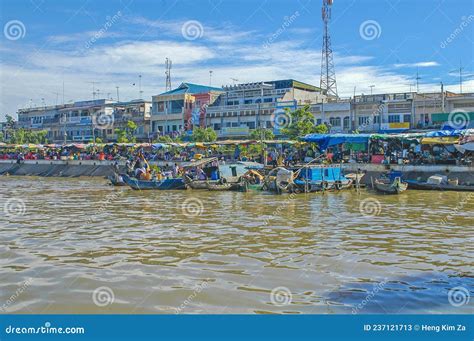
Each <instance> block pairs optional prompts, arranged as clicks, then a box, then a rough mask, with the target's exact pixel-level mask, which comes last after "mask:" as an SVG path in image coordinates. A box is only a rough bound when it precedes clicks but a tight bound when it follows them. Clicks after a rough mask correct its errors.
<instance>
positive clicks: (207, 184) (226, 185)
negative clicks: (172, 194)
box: [185, 158, 263, 191]
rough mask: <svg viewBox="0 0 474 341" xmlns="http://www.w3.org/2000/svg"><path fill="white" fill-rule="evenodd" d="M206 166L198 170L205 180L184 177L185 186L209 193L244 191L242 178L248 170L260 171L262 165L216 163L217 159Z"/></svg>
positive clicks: (241, 162) (251, 163)
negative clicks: (208, 191)
mask: <svg viewBox="0 0 474 341" xmlns="http://www.w3.org/2000/svg"><path fill="white" fill-rule="evenodd" d="M209 162H211V163H210V164H208V165H205V166H204V165H202V166H203V167H202V168H200V169H201V171H202V174H204V175H205V177H206V179H193V178H190V177H189V176H186V177H185V182H186V184H188V185H189V187H191V188H193V189H208V190H210V191H245V189H246V187H245V181H244V180H243V176H244V175H245V174H247V173H248V171H249V170H255V169H261V168H263V165H261V164H259V163H255V162H245V161H237V162H233V163H229V164H225V163H218V162H217V159H216V158H214V160H210V161H208V163H209Z"/></svg>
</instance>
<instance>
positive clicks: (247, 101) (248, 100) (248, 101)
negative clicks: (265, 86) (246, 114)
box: [244, 99, 252, 104]
mask: <svg viewBox="0 0 474 341" xmlns="http://www.w3.org/2000/svg"><path fill="white" fill-rule="evenodd" d="M244 104H252V100H251V99H246V100H245V101H244Z"/></svg>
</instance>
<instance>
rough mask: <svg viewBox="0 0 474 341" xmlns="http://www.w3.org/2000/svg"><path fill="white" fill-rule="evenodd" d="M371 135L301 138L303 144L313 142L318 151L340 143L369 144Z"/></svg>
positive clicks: (323, 135) (318, 135) (310, 135)
mask: <svg viewBox="0 0 474 341" xmlns="http://www.w3.org/2000/svg"><path fill="white" fill-rule="evenodd" d="M371 136H372V134H308V135H306V136H304V137H303V138H301V140H302V141H305V142H313V143H317V144H318V145H319V149H321V150H326V149H327V148H328V147H331V146H335V145H338V144H341V143H365V144H367V143H368V142H369V138H370V137H371Z"/></svg>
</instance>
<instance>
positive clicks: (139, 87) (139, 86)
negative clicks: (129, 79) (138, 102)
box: [138, 75, 143, 99]
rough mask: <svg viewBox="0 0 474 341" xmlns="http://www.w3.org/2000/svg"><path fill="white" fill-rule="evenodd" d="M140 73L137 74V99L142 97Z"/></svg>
mask: <svg viewBox="0 0 474 341" xmlns="http://www.w3.org/2000/svg"><path fill="white" fill-rule="evenodd" d="M142 95H143V91H142V75H138V99H142Z"/></svg>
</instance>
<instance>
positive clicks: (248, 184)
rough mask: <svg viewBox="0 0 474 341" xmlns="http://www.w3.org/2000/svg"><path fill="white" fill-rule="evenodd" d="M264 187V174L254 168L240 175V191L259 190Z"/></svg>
mask: <svg viewBox="0 0 474 341" xmlns="http://www.w3.org/2000/svg"><path fill="white" fill-rule="evenodd" d="M263 188H264V176H263V175H262V174H261V173H260V172H259V171H257V170H255V169H249V170H248V171H247V172H246V173H245V174H244V175H242V186H241V188H240V191H241V192H249V191H261V190H263Z"/></svg>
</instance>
